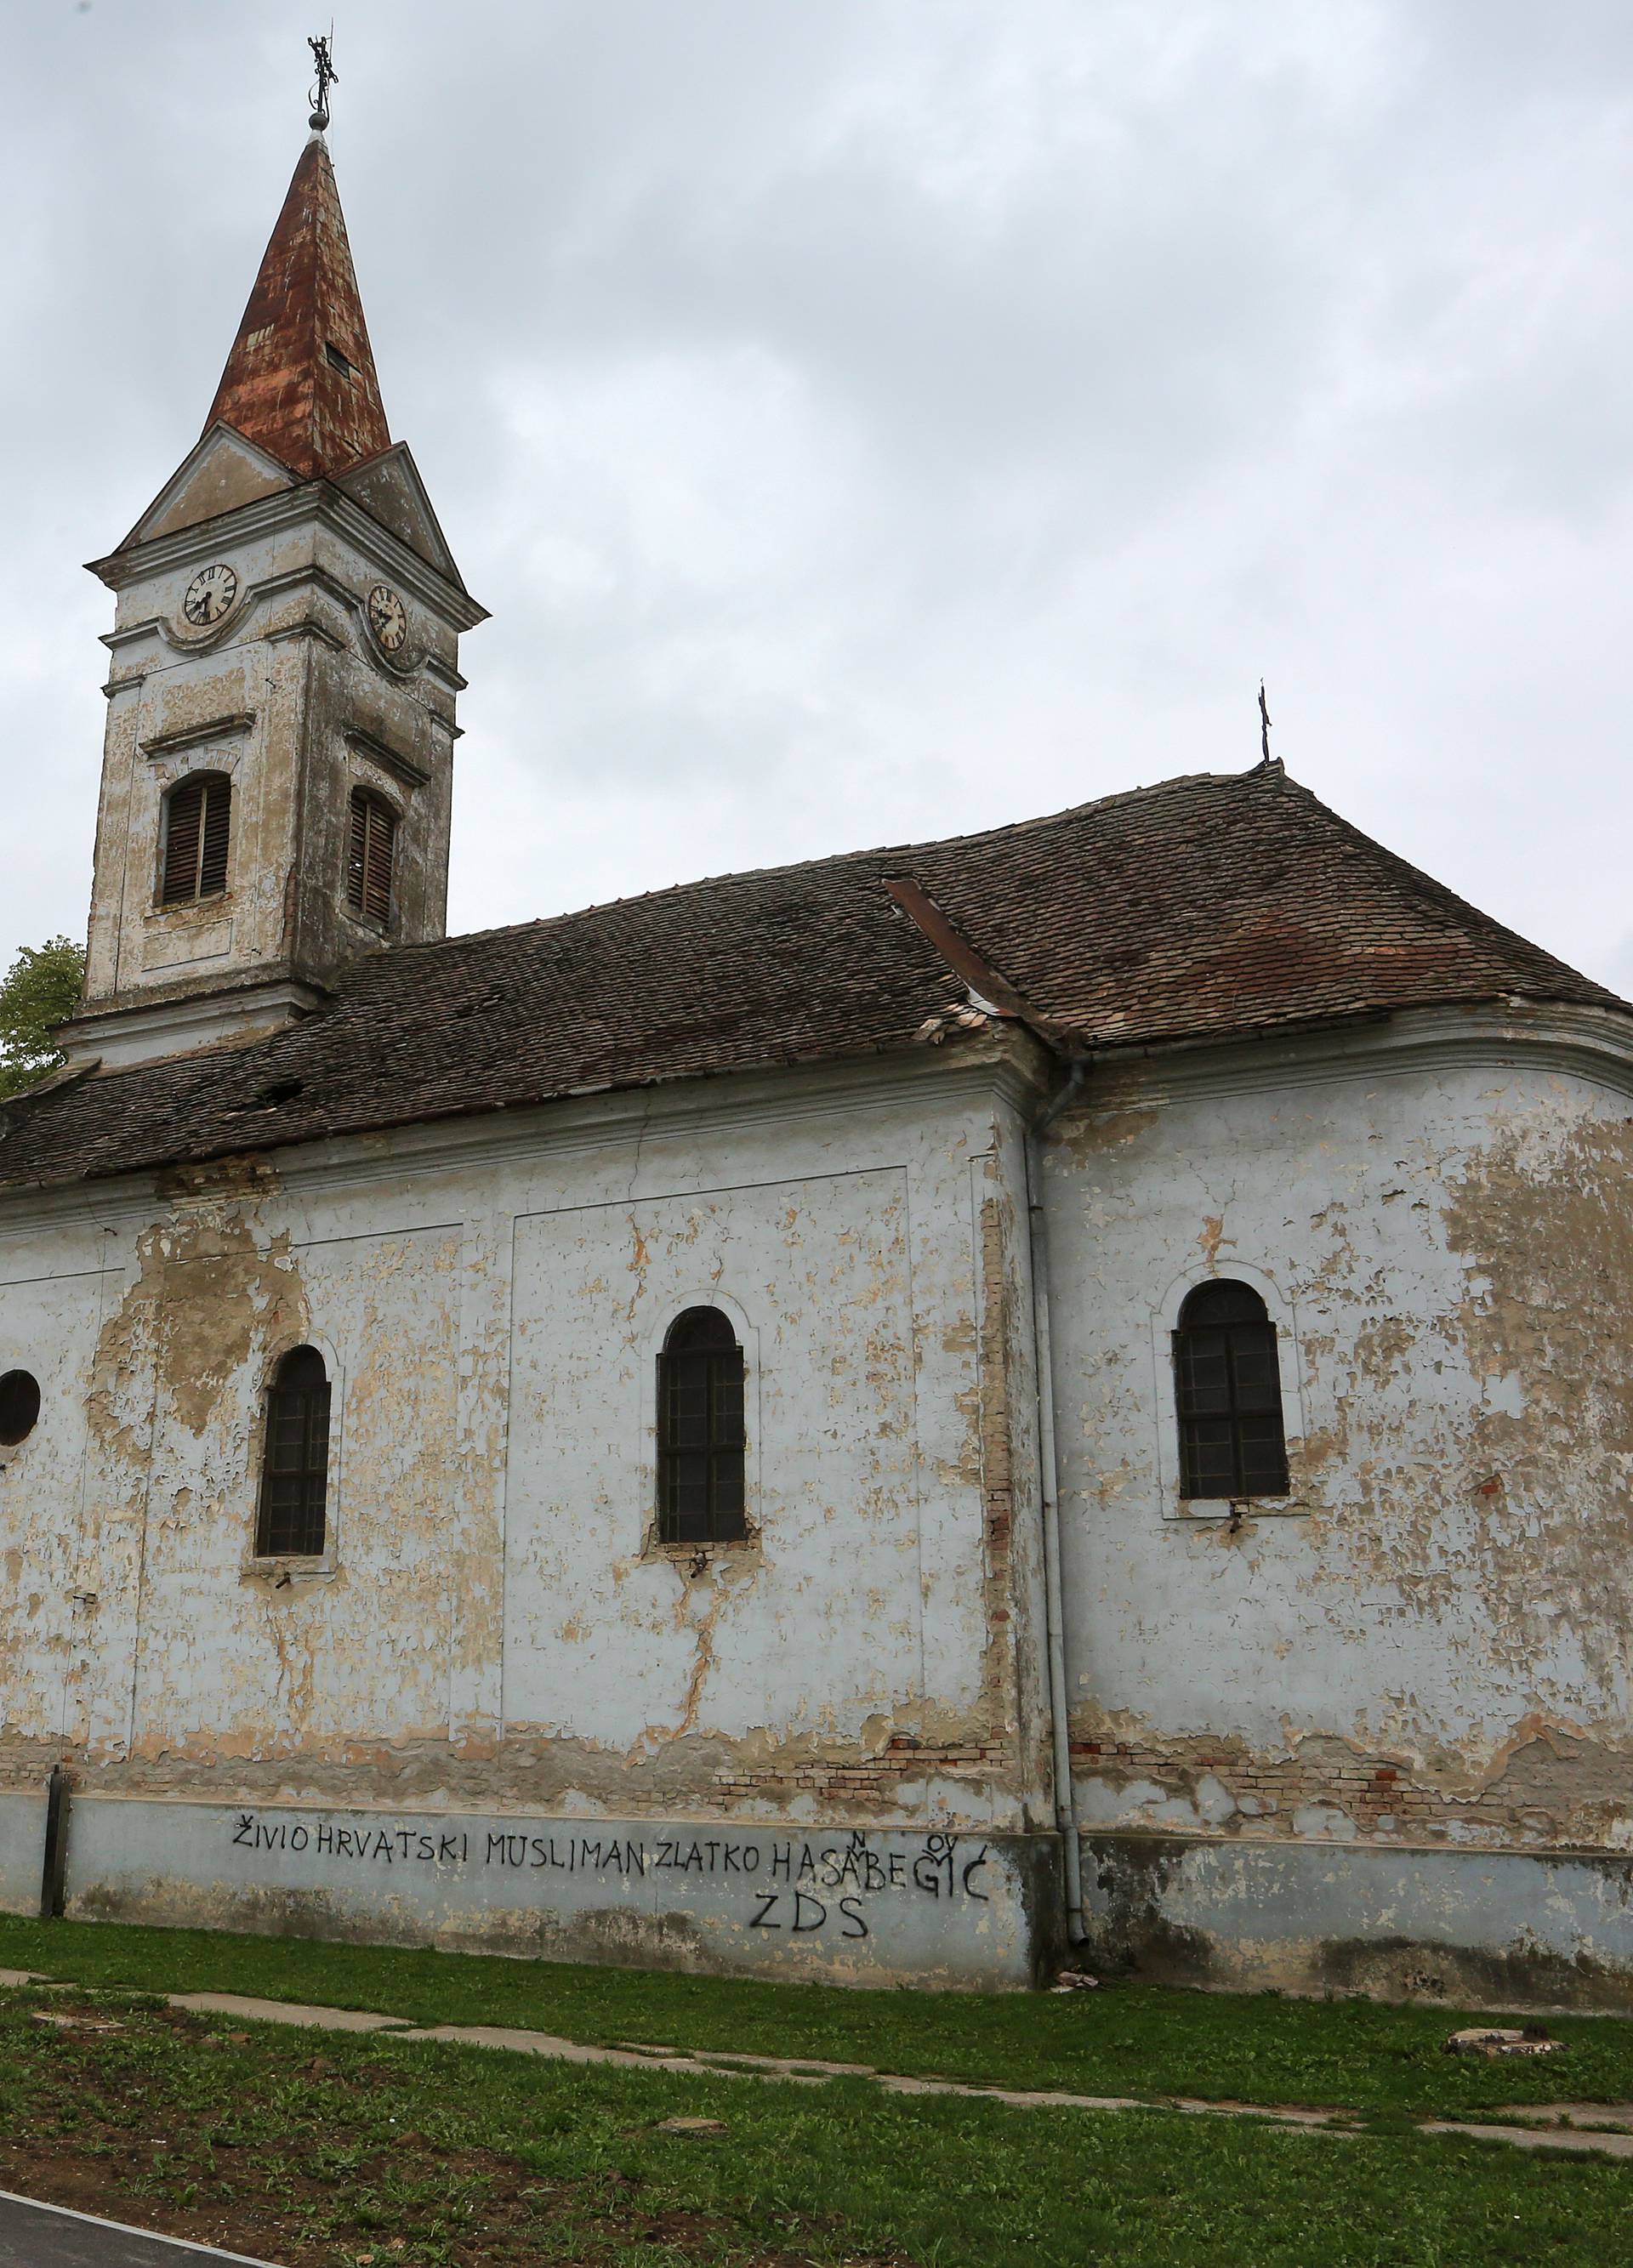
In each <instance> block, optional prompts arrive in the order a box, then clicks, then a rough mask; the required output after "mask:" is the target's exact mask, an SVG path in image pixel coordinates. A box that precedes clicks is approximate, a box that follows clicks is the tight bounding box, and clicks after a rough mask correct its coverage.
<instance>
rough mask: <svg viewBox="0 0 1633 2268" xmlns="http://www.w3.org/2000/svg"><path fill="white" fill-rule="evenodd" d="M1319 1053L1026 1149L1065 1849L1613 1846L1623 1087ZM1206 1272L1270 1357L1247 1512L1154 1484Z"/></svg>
mask: <svg viewBox="0 0 1633 2268" xmlns="http://www.w3.org/2000/svg"><path fill="white" fill-rule="evenodd" d="M1469 1053H1470V1050H1469V1049H1468V1048H1467V1047H1464V1048H1463V1049H1462V1050H1461V1052H1460V1054H1459V1053H1458V1052H1456V1051H1455V1050H1454V1049H1452V1048H1448V1049H1447V1050H1446V1051H1445V1061H1444V1063H1443V1064H1441V1065H1440V1066H1439V1067H1437V1066H1436V1064H1434V1063H1433V1062H1432V1061H1428V1062H1424V1061H1422V1060H1420V1062H1419V1063H1418V1064H1417V1065H1416V1066H1415V1067H1414V1066H1412V1065H1410V1064H1402V1063H1400V1062H1393V1061H1392V1060H1391V1059H1390V1057H1389V1056H1388V1055H1387V1053H1386V1052H1385V1050H1384V1049H1383V1047H1382V1045H1381V1043H1380V1042H1377V1041H1375V1040H1369V1039H1367V1038H1366V1037H1365V1036H1364V1035H1363V1037H1361V1038H1358V1039H1357V1040H1356V1041H1354V1042H1351V1043H1349V1058H1350V1059H1349V1061H1348V1062H1347V1063H1346V1061H1345V1060H1344V1051H1343V1049H1341V1048H1329V1049H1327V1050H1326V1055H1325V1059H1324V1060H1322V1061H1315V1060H1313V1059H1312V1063H1311V1064H1309V1065H1307V1066H1306V1067H1305V1069H1304V1071H1303V1072H1302V1074H1301V1073H1300V1072H1299V1071H1298V1070H1297V1066H1296V1065H1292V1066H1290V1068H1291V1075H1290V1076H1287V1077H1284V1078H1283V1077H1280V1076H1279V1075H1278V1073H1277V1072H1276V1071H1275V1068H1274V1063H1273V1062H1267V1060H1266V1052H1265V1051H1264V1050H1260V1057H1259V1061H1260V1068H1259V1069H1257V1070H1254V1069H1253V1068H1252V1065H1251V1064H1249V1065H1248V1066H1247V1067H1244V1058H1243V1057H1236V1058H1234V1059H1231V1058H1227V1057H1218V1058H1216V1059H1214V1060H1213V1061H1212V1062H1211V1064H1210V1063H1209V1062H1208V1060H1207V1059H1202V1058H1198V1059H1195V1060H1194V1062H1193V1064H1192V1066H1191V1067H1189V1068H1188V1069H1187V1068H1186V1066H1185V1065H1183V1064H1181V1065H1179V1067H1178V1068H1177V1069H1176V1068H1175V1067H1173V1066H1171V1067H1170V1069H1169V1071H1167V1073H1166V1074H1164V1072H1163V1071H1161V1070H1160V1069H1159V1067H1158V1066H1157V1065H1156V1064H1155V1063H1154V1064H1151V1065H1150V1066H1149V1067H1148V1069H1147V1071H1145V1072H1144V1073H1143V1074H1141V1075H1137V1076H1131V1077H1127V1078H1126V1079H1123V1080H1122V1081H1121V1082H1120V1083H1119V1085H1117V1086H1109V1085H1108V1086H1107V1087H1106V1088H1105V1089H1104V1090H1103V1092H1102V1095H1101V1098H1100V1105H1099V1107H1098V1108H1090V1109H1089V1110H1087V1111H1085V1112H1084V1113H1083V1114H1082V1115H1081V1116H1079V1117H1077V1118H1076V1119H1075V1122H1074V1123H1071V1124H1070V1125H1068V1126H1064V1127H1062V1128H1061V1129H1060V1131H1059V1134H1058V1137H1057V1138H1056V1139H1055V1140H1054V1142H1053V1145H1052V1147H1051V1153H1050V1162H1049V1171H1048V1186H1049V1191H1050V1206H1051V1215H1052V1233H1053V1252H1054V1267H1053V1278H1054V1283H1055V1344H1056V1394H1057V1399H1058V1404H1059V1409H1060V1430H1061V1449H1062V1464H1063V1483H1062V1486H1063V1498H1064V1505H1065V1536H1064V1549H1065V1580H1066V1591H1067V1629H1068V1639H1069V1645H1070V1656H1071V1658H1070V1664H1069V1667H1070V1672H1071V1688H1072V1694H1073V1718H1072V1734H1073V1749H1074V1760H1075V1771H1076V1773H1077V1798H1078V1804H1079V1808H1080V1813H1081V1815H1082V1819H1083V1825H1084V1826H1085V1828H1087V1829H1089V1830H1096V1831H1099V1832H1112V1831H1119V1830H1138V1831H1141V1832H1153V1833H1156V1834H1159V1835H1173V1836H1176V1837H1179V1836H1187V1837H1195V1836H1201V1837H1223V1838H1234V1839H1236V1840H1238V1841H1241V1842H1244V1843H1249V1842H1252V1841H1255V1840H1262V1839H1265V1838H1286V1837H1297V1838H1301V1839H1306V1840H1309V1839H1313V1840H1316V1841H1319V1842H1324V1843H1331V1842H1335V1841H1336V1842H1344V1841H1351V1840H1361V1841H1366V1842H1381V1843H1385V1844H1389V1843H1394V1844H1401V1843H1406V1844H1412V1843H1417V1844H1423V1843H1431V1844H1432V1843H1443V1844H1445V1845H1448V1846H1452V1847H1468V1846H1489V1847H1494V1848H1496V1847H1503V1848H1507V1847H1511V1846H1539V1845H1541V1846H1556V1847H1557V1846H1562V1845H1572V1846H1578V1845H1579V1846H1586V1847H1589V1848H1593V1847H1597V1848H1600V1849H1601V1850H1610V1851H1618V1850H1627V1849H1629V1847H1633V1794H1630V1793H1629V1785H1630V1783H1629V1769H1628V1766H1629V1756H1630V1754H1633V1723H1630V1722H1629V1661H1628V1653H1627V1644H1626V1631H1627V1629H1628V1626H1629V1609H1630V1608H1633V1599H1630V1598H1629V1587H1630V1580H1633V1579H1630V1578H1629V1553H1628V1546H1629V1527H1630V1525H1633V1521H1630V1506H1629V1474H1630V1469H1633V1332H1630V1331H1629V1322H1630V1321H1633V1316H1630V1315H1629V1306H1630V1304H1633V1290H1630V1289H1629V1287H1630V1286H1633V1115H1630V1106H1629V1096H1628V1094H1626V1093H1625V1092H1622V1091H1620V1090H1619V1089H1617V1088H1615V1087H1612V1086H1604V1085H1600V1084H1599V1083H1598V1082H1597V1081H1595V1080H1594V1079H1589V1078H1585V1077H1583V1076H1580V1075H1577V1074H1575V1073H1573V1072H1571V1071H1566V1070H1558V1069H1549V1068H1548V1067H1547V1066H1546V1065H1541V1066H1539V1067H1536V1068H1526V1067H1525V1064H1526V1058H1525V1056H1524V1054H1523V1053H1519V1054H1513V1053H1511V1054H1510V1056H1509V1057H1508V1059H1507V1060H1506V1062H1504V1061H1502V1060H1488V1061H1486V1062H1481V1061H1479V1060H1474V1061H1470V1060H1469ZM1320 1054H1321V1051H1320V1050H1319V1049H1318V1050H1316V1051H1315V1055H1316V1056H1318V1057H1319V1055H1320ZM1281 1059H1282V1062H1283V1064H1287V1063H1288V1060H1289V1058H1288V1051H1287V1050H1286V1049H1283V1050H1282V1051H1281ZM1164 1077H1166V1079H1167V1080H1168V1081H1169V1082H1170V1084H1169V1086H1168V1087H1167V1090H1166V1091H1164ZM1214 1275H1217V1276H1219V1277H1222V1278H1230V1277H1238V1278H1243V1279H1245V1280H1246V1281H1248V1282H1250V1283H1252V1285H1255V1286H1256V1287H1258V1288H1260V1291H1261V1292H1262V1293H1263V1295H1264V1296H1265V1298H1266V1300H1267V1306H1268V1307H1269V1310H1270V1313H1271V1314H1272V1316H1273V1318H1274V1319H1275V1322H1276V1324H1277V1328H1278V1331H1279V1333H1280V1335H1281V1350H1282V1376H1283V1399H1284V1407H1285V1411H1286V1417H1287V1424H1288V1431H1289V1465H1290V1478H1291V1487H1290V1492H1289V1498H1288V1499H1286V1500H1285V1502H1284V1504H1282V1505H1281V1506H1275V1507H1274V1508H1272V1509H1270V1510H1268V1511H1266V1510H1264V1509H1263V1508H1261V1507H1260V1506H1254V1505H1252V1504H1250V1505H1248V1506H1245V1507H1244V1509H1243V1513H1242V1516H1240V1517H1239V1518H1232V1517H1230V1513H1229V1507H1225V1506H1214V1507H1209V1508H1208V1516H1204V1517H1201V1518H1199V1517H1197V1516H1195V1514H1194V1513H1192V1512H1190V1511H1188V1510H1187V1509H1186V1508H1185V1507H1184V1506H1182V1503H1181V1500H1180V1499H1179V1491H1178V1484H1177V1462H1178V1460H1177V1420H1176V1417H1175V1410H1174V1401H1173V1386H1172V1373H1171V1359H1170V1353H1169V1345H1168V1333H1169V1332H1170V1330H1171V1328H1172V1326H1173V1323H1174V1322H1175V1320H1176V1318H1177V1314H1178V1308H1179V1300H1180V1299H1181V1298H1182V1297H1183V1294H1184V1292H1185V1290H1186V1287H1188V1286H1189V1285H1191V1284H1193V1283H1194V1282H1197V1281H1200V1280H1203V1279H1205V1278H1208V1277H1210V1276H1214ZM1152 1863H1153V1864H1154V1865H1156V1864H1158V1863H1160V1862H1159V1861H1157V1860H1156V1859H1154V1860H1153V1861H1152Z"/></svg>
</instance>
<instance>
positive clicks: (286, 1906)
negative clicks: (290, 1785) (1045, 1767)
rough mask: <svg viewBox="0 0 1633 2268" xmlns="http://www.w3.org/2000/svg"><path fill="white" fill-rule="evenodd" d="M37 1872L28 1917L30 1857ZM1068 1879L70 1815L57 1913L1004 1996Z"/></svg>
mask: <svg viewBox="0 0 1633 2268" xmlns="http://www.w3.org/2000/svg"><path fill="white" fill-rule="evenodd" d="M40 1809H41V1822H42V1823H43V1805H41V1807H40ZM31 1857H32V1864H33V1876H32V1880H33V1903H34V1904H35V1905H37V1903H38V1897H39V1881H40V1858H39V1845H38V1837H35V1838H34V1847H33V1852H32V1853H31ZM25 1871H26V1870H25ZM1059 1878H1060V1867H1059V1851H1058V1845H1057V1843H1056V1841H1055V1838H1054V1837H1053V1836H1046V1835H992V1836H986V1835H979V1834H953V1833H945V1834H943V1833H934V1832H927V1831H926V1830H923V1829H922V1828H889V1827H887V1828H875V1827H868V1828H860V1827H848V1826H842V1827H809V1828H806V1829H783V1828H772V1829H768V1828H765V1827H750V1828H741V1829H740V1828H734V1827H729V1826H723V1825H722V1823H720V1821H719V1820H706V1821H686V1820H673V1821H654V1820H651V1819H643V1820H625V1821H618V1820H607V1819H588V1818H577V1819H564V1818H549V1817H543V1816H541V1815H536V1814H535V1815H526V1814H519V1813H492V1814H478V1813H474V1812H452V1811H440V1812H395V1811H386V1810H383V1809H382V1810H374V1809H366V1810H365V1809H361V1808H358V1809H350V1810H340V1809H319V1808H309V1807H306V1806H293V1805H291V1806H273V1807H266V1808H261V1807H255V1808H240V1807H237V1806H228V1805H224V1804H217V1803H189V1802H176V1801H166V1800H146V1799H140V1798H131V1797H117V1796H108V1795H78V1796H77V1797H76V1798H75V1799H74V1800H73V1803H72V1806H71V1809H70V1823H69V1829H68V1846H67V1876H66V1911H67V1913H68V1915H69V1916H70V1918H78V1919H82V1920H110V1921H112V1920H117V1921H134V1922H149V1923H157V1924H162V1925H166V1926H181V1927H197V1928H206V1929H240V1930H247V1931H256V1932H262V1933H268V1934H275V1935H276V1934H288V1935H291V1936H299V1937H319V1938H343V1939H348V1940H353V1941H357V1942H366V1943H379V1944H392V1945H438V1946H442V1947H446V1948H450V1949H454V1948H458V1949H464V1950H469V1951H483V1952H491V1953H506V1954H516V1955H530V1956H533V1957H535V1958H537V1959H543V1960H552V1961H581V1962H612V1963H615V1964H621V1965H627V1966H630V1967H634V1968H654V1969H656V1968H667V1969H680V1970H690V1971H692V1972H697V1973H716V1974H743V1975H759V1976H776V1977H788V1978H807V1979H811V1980H821V1981H824V1982H827V1983H832V1984H854V1985H896V1984H913V1985H930V1986H952V1987H964V1988H966V1989H968V1988H975V1989H981V1990H986V1991H994V1990H1003V1989H1006V1988H1008V1989H1014V1988H1017V1987H1024V1986H1027V1985H1032V1984H1034V1983H1037V1982H1039V1981H1041V1977H1042V1975H1043V1973H1044V1972H1045V1970H1046V1969H1047V1968H1048V1966H1049V1965H1051V1963H1052V1962H1053V1960H1054V1959H1055V1958H1057V1957H1058V1947H1059V1942H1060V1938H1059V1922H1058V1916H1059V1910H1060V1889H1059ZM19 1910H21V1909H20V1908H19Z"/></svg>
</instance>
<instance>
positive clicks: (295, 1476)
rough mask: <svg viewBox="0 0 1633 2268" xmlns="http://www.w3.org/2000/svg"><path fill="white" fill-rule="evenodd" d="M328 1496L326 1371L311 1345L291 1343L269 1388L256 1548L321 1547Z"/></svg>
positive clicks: (287, 1552)
mask: <svg viewBox="0 0 1633 2268" xmlns="http://www.w3.org/2000/svg"><path fill="white" fill-rule="evenodd" d="M328 1497H329V1373H328V1372H327V1371H326V1370H325V1369H324V1367H323V1358H322V1356H321V1354H320V1353H319V1352H318V1351H317V1349H316V1348H315V1347H309V1346H302V1347H294V1348H292V1350H291V1351H290V1352H289V1353H288V1354H286V1355H285V1356H284V1359H283V1360H282V1361H281V1362H280V1363H279V1364H278V1366H277V1370H276V1372H275V1373H273V1378H272V1384H271V1387H270V1389H269V1391H268V1394H267V1435H266V1446H265V1448H264V1450H263V1451H262V1461H261V1517H260V1521H259V1522H258V1523H257V1528H256V1535H255V1550H256V1551H257V1553H258V1554H259V1555H260V1556H261V1557H262V1558H298V1559H311V1558H315V1557H317V1556H318V1555H319V1553H321V1550H322V1549H323V1536H324V1529H325V1523H326V1513H327V1508H328Z"/></svg>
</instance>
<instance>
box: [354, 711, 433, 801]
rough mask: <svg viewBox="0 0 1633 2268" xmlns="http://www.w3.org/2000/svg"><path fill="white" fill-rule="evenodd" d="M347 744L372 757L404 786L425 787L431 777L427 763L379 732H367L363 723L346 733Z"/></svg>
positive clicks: (360, 753) (359, 752)
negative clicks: (397, 746) (391, 742)
mask: <svg viewBox="0 0 1633 2268" xmlns="http://www.w3.org/2000/svg"><path fill="white" fill-rule="evenodd" d="M346 745H347V746H348V747H352V748H356V749H357V750H358V754H359V755H365V756H370V757H372V758H373V761H374V762H375V763H377V764H379V765H381V767H382V769H383V770H386V771H388V772H389V773H391V775H392V777H394V778H395V779H398V780H401V781H402V783H403V786H404V787H407V788H417V787H424V786H425V783H426V781H427V780H428V779H429V778H430V777H431V774H430V773H429V772H428V771H427V770H425V765H424V764H422V763H420V762H418V761H417V758H415V757H413V756H410V755H406V754H405V753H404V752H403V750H402V749H401V748H394V747H391V745H390V743H389V742H388V741H386V740H381V739H380V738H379V737H378V735H377V734H375V733H366V732H365V731H364V729H363V727H362V725H352V726H351V730H350V731H349V732H348V733H347V734H346Z"/></svg>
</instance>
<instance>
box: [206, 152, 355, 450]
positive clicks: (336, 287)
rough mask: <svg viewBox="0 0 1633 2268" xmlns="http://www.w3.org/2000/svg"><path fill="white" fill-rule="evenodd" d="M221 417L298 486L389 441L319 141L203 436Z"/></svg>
mask: <svg viewBox="0 0 1633 2268" xmlns="http://www.w3.org/2000/svg"><path fill="white" fill-rule="evenodd" d="M218 420H220V421H222V422H223V423H225V424H228V425H231V426H232V427H233V429H234V431H237V432H240V433H242V434H243V435H245V437H246V438H248V439H249V440H251V441H256V442H259V443H260V445H261V446H262V448H263V449H267V450H270V453H272V455H273V456H275V457H276V458H277V460H279V462H280V463H281V464H285V465H287V466H288V467H289V468H290V470H291V471H292V472H293V473H298V474H299V475H300V477H301V478H302V479H303V480H313V479H316V478H317V477H319V476H320V475H328V474H333V473H338V472H344V469H345V468H346V467H347V466H348V465H353V464H356V463H357V462H358V460H359V459H361V458H364V457H372V456H374V455H376V454H377V453H378V452H379V451H381V449H385V448H388V447H389V446H390V445H391V433H390V429H389V428H388V425H387V423H386V412H385V409H384V408H383V407H382V405H381V399H380V380H379V379H378V378H377V377H376V376H375V374H374V356H373V349H372V348H371V347H370V345H369V342H368V328H367V326H366V324H365V322H364V320H363V302H362V300H361V298H359V297H358V279H357V276H355V274H354V273H353V271H352V267H351V247H350V246H349V245H348V244H347V242H346V224H345V221H344V217H343V216H342V214H341V210H340V195H339V192H338V191H337V190H336V187H335V169H334V167H333V166H331V165H330V163H329V149H328V145H327V144H325V142H324V140H323V137H322V136H321V134H314V135H313V136H312V138H311V140H310V141H309V142H308V143H307V146H306V148H305V150H304V151H302V152H301V157H300V162H299V165H298V166H296V168H295V173H294V178H293V180H292V181H291V182H290V185H289V195H287V196H286V197H285V198H284V210H283V211H282V212H281V213H279V215H278V217H277V227H276V228H274V230H273V232H272V236H271V240H270V243H269V244H268V246H267V248H266V252H265V254H264V255H263V256H262V262H261V272H260V274H259V275H258V276H256V278H255V290H254V291H252V292H251V293H250V295H249V305H248V306H247V307H246V308H245V310H244V320H243V321H242V322H241V323H240V325H239V327H238V336H237V338H236V339H234V340H233V351H232V353H231V354H230V355H229V356H228V357H227V365H226V368H225V371H223V372H222V374H221V384H220V386H219V387H218V388H217V391H216V398H215V401H214V403H213V404H212V406H211V412H210V416H208V418H207V419H206V420H205V421H204V422H205V427H206V430H208V428H209V427H210V426H211V425H213V424H214V423H216V422H217V421H218Z"/></svg>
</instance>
